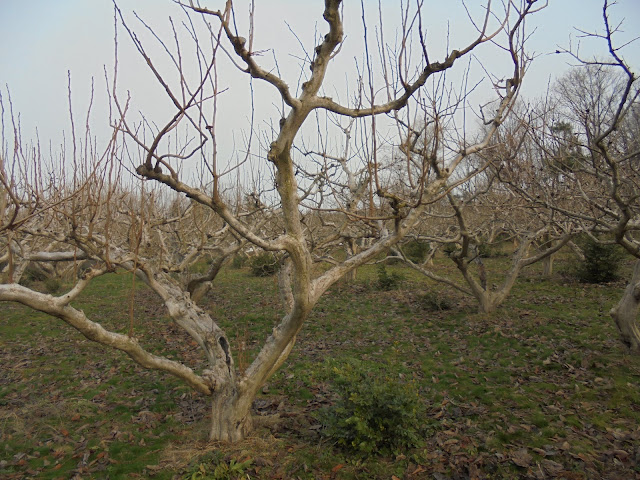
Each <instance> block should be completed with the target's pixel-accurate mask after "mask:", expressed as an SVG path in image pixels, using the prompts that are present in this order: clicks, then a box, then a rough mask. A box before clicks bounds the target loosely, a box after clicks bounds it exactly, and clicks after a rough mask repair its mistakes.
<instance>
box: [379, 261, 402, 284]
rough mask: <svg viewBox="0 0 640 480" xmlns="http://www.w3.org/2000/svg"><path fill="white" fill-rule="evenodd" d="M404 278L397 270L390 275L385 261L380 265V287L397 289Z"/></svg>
mask: <svg viewBox="0 0 640 480" xmlns="http://www.w3.org/2000/svg"><path fill="white" fill-rule="evenodd" d="M402 280H404V277H403V276H402V275H399V274H397V273H395V272H394V273H392V274H391V275H389V273H388V272H387V267H386V266H385V264H384V263H380V264H379V265H378V289H380V290H395V289H397V288H398V287H400V284H401V283H402Z"/></svg>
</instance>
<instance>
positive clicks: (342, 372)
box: [317, 361, 425, 454]
mask: <svg viewBox="0 0 640 480" xmlns="http://www.w3.org/2000/svg"><path fill="white" fill-rule="evenodd" d="M331 374H332V379H333V382H334V383H333V388H334V390H335V391H336V393H337V394H338V400H337V402H336V403H335V405H333V406H331V407H328V408H325V409H323V410H320V412H319V413H318V414H317V417H318V419H319V420H320V421H321V423H322V424H323V426H324V430H322V434H323V435H324V436H325V437H327V438H329V439H331V440H333V441H335V442H336V443H337V444H338V445H339V446H341V447H344V448H345V449H346V450H349V451H352V452H354V453H358V454H371V453H382V454H389V453H394V452H398V451H401V450H405V449H407V448H413V447H416V446H419V445H420V444H421V443H422V435H421V433H423V432H422V429H421V427H420V426H421V425H423V424H424V410H425V408H424V405H423V403H422V402H421V400H420V395H419V392H418V389H417V388H416V386H415V384H414V383H411V382H400V381H398V380H397V379H393V378H391V377H390V376H388V375H384V374H383V373H382V372H381V371H378V372H375V373H372V371H371V368H367V366H366V365H364V364H362V363H360V362H358V361H352V362H348V363H346V364H343V365H340V366H336V367H334V368H333V369H332V371H331Z"/></svg>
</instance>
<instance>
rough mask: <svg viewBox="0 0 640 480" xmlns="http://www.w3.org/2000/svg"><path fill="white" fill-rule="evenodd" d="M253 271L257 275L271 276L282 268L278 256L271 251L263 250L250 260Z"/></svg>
mask: <svg viewBox="0 0 640 480" xmlns="http://www.w3.org/2000/svg"><path fill="white" fill-rule="evenodd" d="M249 267H250V268H251V273H252V274H253V275H254V276H256V277H270V276H271V275H275V274H276V273H277V272H278V269H279V268H280V262H279V261H278V258H277V257H276V256H275V255H274V254H273V253H271V252H262V253H260V254H258V255H256V256H255V257H251V259H250V260H249Z"/></svg>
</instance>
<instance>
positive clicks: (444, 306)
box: [420, 291, 453, 312]
mask: <svg viewBox="0 0 640 480" xmlns="http://www.w3.org/2000/svg"><path fill="white" fill-rule="evenodd" d="M420 305H421V306H422V308H424V309H425V310H427V311H432V312H439V311H443V310H451V309H452V308H453V304H452V303H451V300H449V299H448V298H447V297H444V296H442V294H440V293H438V292H432V291H429V292H426V293H425V294H424V295H422V297H421V298H420Z"/></svg>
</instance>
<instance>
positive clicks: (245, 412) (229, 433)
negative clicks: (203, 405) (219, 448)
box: [209, 388, 253, 443]
mask: <svg viewBox="0 0 640 480" xmlns="http://www.w3.org/2000/svg"><path fill="white" fill-rule="evenodd" d="M251 403H252V401H251V399H249V398H243V397H241V396H239V395H238V394H237V391H236V390H235V389H232V388H227V389H225V390H223V391H218V392H214V395H213V398H212V400H211V430H210V431H209V440H211V441H219V442H229V443H235V442H239V441H240V440H244V438H245V437H246V436H247V435H248V434H249V433H250V432H251V431H252V430H253V421H252V419H251Z"/></svg>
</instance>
